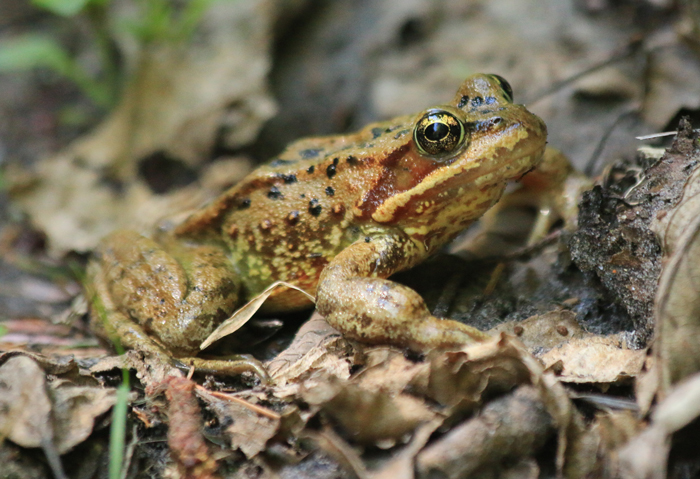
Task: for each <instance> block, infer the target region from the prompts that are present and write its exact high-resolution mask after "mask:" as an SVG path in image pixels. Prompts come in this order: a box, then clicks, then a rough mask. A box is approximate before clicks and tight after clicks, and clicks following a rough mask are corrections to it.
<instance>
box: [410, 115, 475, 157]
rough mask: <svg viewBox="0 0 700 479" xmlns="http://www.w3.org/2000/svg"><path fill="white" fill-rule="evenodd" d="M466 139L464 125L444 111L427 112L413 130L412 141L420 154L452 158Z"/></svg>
mask: <svg viewBox="0 0 700 479" xmlns="http://www.w3.org/2000/svg"><path fill="white" fill-rule="evenodd" d="M466 139H467V131H466V129H465V127H464V123H463V122H462V121H461V120H460V119H459V118H457V117H456V116H455V115H453V114H452V113H450V112H449V111H445V110H429V111H428V112H427V113H426V114H425V115H423V116H422V117H421V119H420V120H418V123H416V127H415V128H414V129H413V140H414V141H415V143H416V146H418V149H419V150H420V152H421V153H423V154H424V155H428V156H439V157H452V156H454V155H456V154H457V153H458V152H459V150H460V148H461V147H462V145H464V142H465V140H466Z"/></svg>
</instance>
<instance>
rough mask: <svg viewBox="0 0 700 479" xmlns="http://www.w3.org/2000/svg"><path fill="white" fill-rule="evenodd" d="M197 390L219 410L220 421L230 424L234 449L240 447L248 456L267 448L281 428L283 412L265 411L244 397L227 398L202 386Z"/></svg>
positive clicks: (208, 402) (213, 407)
mask: <svg viewBox="0 0 700 479" xmlns="http://www.w3.org/2000/svg"><path fill="white" fill-rule="evenodd" d="M197 394H198V395H199V397H201V398H202V399H203V400H204V401H205V402H206V404H207V407H208V408H209V409H210V410H211V411H212V412H214V414H216V416H217V418H218V420H219V423H220V424H226V425H227V426H226V427H225V433H226V435H227V436H228V438H229V440H230V447H231V449H238V450H240V451H241V452H242V453H243V454H245V456H246V457H247V458H248V459H250V458H252V457H255V456H257V455H258V454H259V453H260V452H262V451H264V450H265V449H266V447H267V442H268V441H269V440H270V439H271V438H273V437H274V436H275V435H276V434H277V433H278V431H279V430H280V425H281V417H280V415H279V414H276V413H273V414H268V413H264V414H263V413H261V412H260V411H258V410H256V408H251V407H247V406H245V405H243V404H241V402H240V401H231V400H227V399H225V398H223V397H221V395H214V394H212V393H211V392H209V391H205V390H202V389H198V391H197ZM261 409H262V408H261ZM268 412H270V413H271V412H272V411H268Z"/></svg>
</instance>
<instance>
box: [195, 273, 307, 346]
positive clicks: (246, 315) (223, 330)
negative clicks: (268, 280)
mask: <svg viewBox="0 0 700 479" xmlns="http://www.w3.org/2000/svg"><path fill="white" fill-rule="evenodd" d="M282 289H293V290H296V291H299V292H300V293H302V294H303V295H304V296H306V297H307V298H309V299H310V300H311V301H312V302H313V301H315V300H316V298H314V297H313V296H311V295H310V294H309V293H307V292H306V291H304V290H303V289H301V288H298V287H296V286H294V285H292V284H289V283H285V282H284V281H275V282H274V283H272V284H271V285H270V286H268V287H267V288H266V289H265V291H263V292H262V293H260V294H259V295H257V296H256V297H254V298H253V299H251V300H250V301H248V302H247V303H246V304H245V305H243V306H241V307H240V308H238V310H237V311H236V312H235V313H233V315H231V317H230V318H228V319H227V320H225V321H224V322H223V323H221V324H220V325H219V327H218V328H216V329H215V330H214V332H212V333H211V334H210V335H209V337H208V338H207V339H205V340H204V342H203V343H202V344H201V345H200V346H199V348H200V349H206V348H207V347H209V346H211V345H212V344H213V343H214V342H215V341H218V340H219V339H221V338H224V337H226V336H228V335H229V334H233V333H235V332H236V331H238V330H239V329H240V328H241V327H242V326H243V325H244V324H245V323H247V322H248V321H249V320H250V318H252V317H253V315H254V314H255V313H256V312H257V311H258V310H259V309H260V307H261V306H262V305H263V303H264V302H265V301H267V298H269V297H270V295H272V294H274V293H275V292H277V291H279V290H282Z"/></svg>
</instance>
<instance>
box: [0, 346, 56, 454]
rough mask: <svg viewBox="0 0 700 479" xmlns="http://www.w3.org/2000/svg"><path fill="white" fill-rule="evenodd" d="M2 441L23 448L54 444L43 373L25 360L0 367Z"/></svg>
mask: <svg viewBox="0 0 700 479" xmlns="http://www.w3.org/2000/svg"><path fill="white" fill-rule="evenodd" d="M0 385H1V386H0V387H1V389H2V391H1V392H2V394H0V404H1V406H2V407H0V438H3V439H4V438H8V439H9V440H11V441H12V442H14V443H16V444H19V445H20V446H22V447H41V446H42V445H43V444H49V443H50V444H52V443H53V440H54V438H53V425H52V423H51V400H50V399H49V396H48V393H47V386H46V379H45V378H44V371H42V370H41V368H40V367H39V366H38V365H37V364H36V363H35V362H34V361H32V360H31V359H29V358H28V357H26V356H17V357H14V358H10V359H9V360H8V361H7V362H6V363H5V364H3V365H2V366H0Z"/></svg>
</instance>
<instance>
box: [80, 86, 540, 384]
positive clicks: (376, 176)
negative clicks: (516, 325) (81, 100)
mask: <svg viewBox="0 0 700 479" xmlns="http://www.w3.org/2000/svg"><path fill="white" fill-rule="evenodd" d="M546 143H547V128H546V125H545V123H544V122H543V121H542V120H541V119H540V118H539V117H538V116H537V115H535V114H533V113H531V112H530V111H528V110H527V108H526V107H525V106H523V105H519V104H516V103H514V101H513V90H512V88H511V86H510V84H509V83H508V82H507V81H506V80H505V79H504V78H503V77H501V76H499V75H495V74H475V75H472V76H469V77H468V78H466V79H465V80H464V82H463V83H462V84H461V86H460V87H459V88H458V90H457V92H456V94H455V96H454V97H453V98H452V100H451V101H449V102H448V103H445V104H441V105H437V106H432V107H429V108H426V109H424V110H422V111H420V112H418V113H415V114H409V115H404V116H399V117H397V118H393V119H390V120H387V121H382V122H377V123H372V124H370V125H367V126H366V127H364V128H362V129H361V130H359V131H357V132H354V133H349V134H338V135H332V136H325V137H314V138H307V139H300V140H297V141H295V142H293V143H292V144H290V145H289V146H288V147H287V148H286V149H285V150H284V151H283V152H282V153H280V154H279V155H278V156H277V157H276V158H274V159H272V160H271V161H270V162H268V163H267V164H264V165H262V166H260V167H258V168H257V169H255V170H254V171H253V172H252V173H250V174H249V175H248V176H247V177H246V178H245V179H243V180H242V181H241V182H239V183H238V184H236V185H234V186H233V187H231V188H230V189H228V190H227V191H225V192H224V193H222V194H221V195H220V196H219V197H218V198H216V199H214V200H213V201H211V202H210V203H209V204H207V205H205V206H203V207H202V208H201V209H198V210H196V211H195V212H193V213H191V214H190V215H189V216H187V217H186V219H184V220H183V221H181V222H179V223H177V224H174V225H170V226H168V227H161V228H158V229H156V231H155V232H154V233H153V234H152V235H151V236H146V235H143V234H140V233H138V232H135V231H129V230H120V231H115V232H113V233H111V234H110V235H108V236H107V237H105V238H104V239H103V240H102V241H101V242H100V244H99V246H98V247H97V248H96V250H95V252H94V255H93V257H92V259H91V260H90V262H89V264H88V267H87V282H86V283H87V291H88V299H89V302H90V304H91V317H92V325H93V328H94V329H95V330H96V331H97V333H98V335H100V336H102V337H108V338H112V339H116V340H118V341H119V342H120V343H121V345H122V346H123V347H125V348H132V349H139V350H142V351H145V352H150V353H152V354H158V355H162V356H164V357H169V358H174V359H176V360H180V361H184V362H186V363H187V364H192V365H195V364H197V367H201V368H202V369H204V370H212V371H217V370H228V371H233V370H236V367H239V366H240V364H242V363H241V362H226V361H219V362H215V361H216V360H201V361H199V362H198V363H195V360H198V359H199V358H195V356H196V355H197V354H198V353H199V352H200V344H201V343H202V341H204V340H205V338H207V337H208V336H209V335H210V334H211V333H212V331H214V329H215V328H216V327H217V326H218V325H220V324H221V323H222V322H223V321H224V320H226V319H227V318H228V317H230V316H231V315H232V314H233V313H234V312H235V311H236V310H237V308H238V307H240V306H241V305H242V304H244V303H245V302H246V301H248V300H250V299H251V298H254V297H256V296H257V295H259V294H260V293H261V292H263V291H264V290H265V289H266V288H268V286H270V285H271V284H272V283H274V282H276V281H283V282H285V283H287V284H290V285H292V286H294V287H296V288H298V289H300V290H302V291H305V292H307V293H309V295H311V297H314V298H315V305H316V309H317V311H318V312H319V313H320V314H321V315H323V316H324V318H325V320H326V321H327V322H328V323H329V324H330V325H331V326H332V327H334V328H335V329H337V330H338V331H339V332H340V333H341V334H342V335H343V336H344V337H345V338H347V339H349V340H355V341H358V342H360V343H366V344H376V345H390V346H395V347H399V348H405V349H407V350H410V351H415V352H419V353H424V352H427V351H430V350H433V349H450V348H459V347H462V346H464V345H469V344H472V343H474V342H479V341H483V340H486V339H487V338H488V336H487V335H486V333H484V332H482V331H480V330H478V329H476V328H474V327H472V326H469V325H467V324H464V323H462V322H458V321H454V320H451V319H444V318H437V317H435V316H433V315H432V314H431V312H430V311H429V310H428V308H427V306H426V304H425V302H424V301H423V299H422V298H421V296H420V295H419V294H418V293H417V292H415V291H414V290H412V289H410V288H409V287H407V286H404V285H401V284H399V283H396V282H393V281H391V280H390V279H389V277H390V276H392V275H393V274H394V273H397V272H399V271H403V270H406V269H409V268H411V267H413V266H415V265H417V264H418V263H420V262H422V261H424V260H425V259H427V258H429V257H431V256H432V255H434V254H435V253H437V252H438V251H440V250H441V249H442V248H443V247H444V246H445V245H447V244H448V243H449V242H451V241H452V240H453V239H454V238H455V237H456V236H457V235H459V234H460V233H461V232H462V231H464V230H465V229H466V228H467V227H469V225H471V224H472V223H473V222H475V221H476V220H478V219H479V218H480V217H481V216H482V215H484V214H485V213H486V212H487V211H489V209H491V208H492V206H494V205H495V204H496V203H497V202H498V201H499V199H500V198H501V196H502V195H503V193H504V191H505V189H506V186H507V185H508V184H509V182H511V181H514V180H519V179H523V178H531V181H530V183H532V184H536V185H538V188H539V189H543V188H542V185H543V184H544V183H546V181H543V180H541V179H538V176H537V175H538V171H539V170H538V166H539V165H540V162H541V160H542V158H543V156H544V152H545V148H546ZM550 166H551V165H550ZM543 197H546V195H543ZM312 304H313V303H312V301H311V300H310V299H309V297H308V295H305V294H302V293H301V292H300V291H298V290H295V289H292V288H289V289H279V290H275V292H274V293H273V294H271V295H270V297H269V298H268V299H267V300H266V301H265V303H264V304H263V306H262V308H261V313H267V314H277V313H284V312H291V311H297V310H301V309H305V308H309V307H310V306H312ZM204 361H210V362H208V363H205V362H204ZM212 361H213V362H212ZM207 364H209V365H210V366H211V367H209V366H207ZM227 364H228V365H227ZM231 364H235V365H237V366H235V365H234V366H232V365H231ZM242 367H248V366H242Z"/></svg>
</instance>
